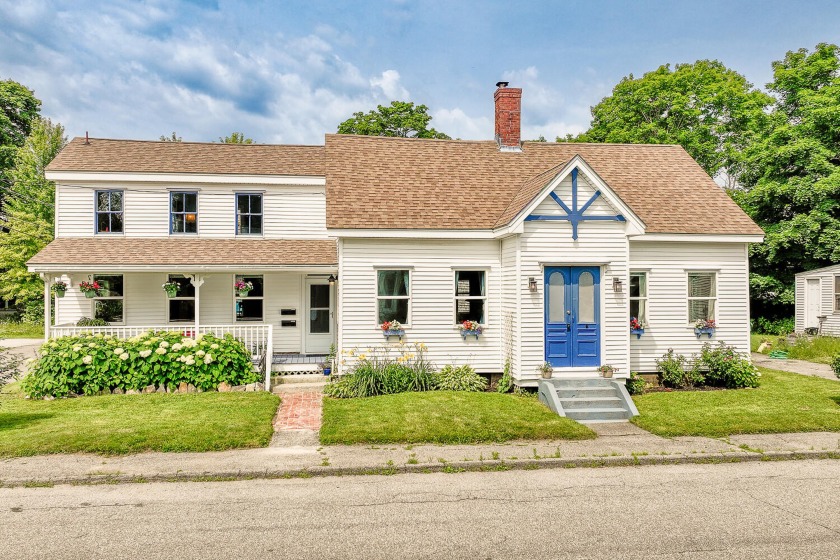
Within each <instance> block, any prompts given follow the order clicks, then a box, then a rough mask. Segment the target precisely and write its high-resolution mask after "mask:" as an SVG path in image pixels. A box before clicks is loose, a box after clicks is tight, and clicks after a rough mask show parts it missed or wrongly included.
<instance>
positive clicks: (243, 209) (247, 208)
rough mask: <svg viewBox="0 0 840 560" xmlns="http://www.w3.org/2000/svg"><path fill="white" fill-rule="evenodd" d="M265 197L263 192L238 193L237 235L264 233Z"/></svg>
mask: <svg viewBox="0 0 840 560" xmlns="http://www.w3.org/2000/svg"><path fill="white" fill-rule="evenodd" d="M262 232H263V198H262V195H261V194H237V195H236V235H262Z"/></svg>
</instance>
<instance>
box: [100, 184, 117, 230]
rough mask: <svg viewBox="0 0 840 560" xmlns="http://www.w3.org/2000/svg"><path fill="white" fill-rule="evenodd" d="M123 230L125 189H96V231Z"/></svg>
mask: <svg viewBox="0 0 840 560" xmlns="http://www.w3.org/2000/svg"><path fill="white" fill-rule="evenodd" d="M122 232H123V191H96V233H122Z"/></svg>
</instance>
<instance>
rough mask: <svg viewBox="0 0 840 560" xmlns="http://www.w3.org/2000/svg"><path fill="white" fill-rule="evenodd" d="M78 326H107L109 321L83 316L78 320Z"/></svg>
mask: <svg viewBox="0 0 840 560" xmlns="http://www.w3.org/2000/svg"><path fill="white" fill-rule="evenodd" d="M76 326H77V327H107V326H108V322H107V321H106V320H105V319H91V318H90V317H82V318H81V319H79V320H78V321H76Z"/></svg>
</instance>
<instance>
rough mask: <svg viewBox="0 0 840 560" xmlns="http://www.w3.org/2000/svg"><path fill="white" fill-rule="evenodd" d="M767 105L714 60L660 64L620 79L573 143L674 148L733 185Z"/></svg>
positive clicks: (764, 97)
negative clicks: (604, 143) (660, 145)
mask: <svg viewBox="0 0 840 560" xmlns="http://www.w3.org/2000/svg"><path fill="white" fill-rule="evenodd" d="M771 101H772V100H771V98H770V97H769V96H768V95H767V94H765V93H763V92H761V91H759V90H757V89H755V88H753V86H752V84H751V83H749V82H748V81H747V80H746V78H744V76H742V75H741V74H739V73H737V72H735V71H734V70H730V69H728V68H726V67H725V66H724V65H723V64H722V63H720V62H718V61H716V60H698V61H697V62H695V63H694V64H677V65H676V66H675V67H674V70H673V71H672V70H671V68H670V65H668V64H665V65H663V66H660V67H659V68H657V69H656V70H654V71H652V72H648V73H646V74H644V75H643V76H642V77H641V78H635V77H634V76H633V75H632V74H630V75H629V76H626V77H625V78H623V79H622V80H621V81H620V82H619V83H618V85H616V86H615V88H613V92H612V95H611V96H609V97H605V98H604V99H603V100H601V102H600V103H598V104H597V105H595V106H594V107H593V108H592V125H591V127H590V129H589V130H588V131H586V132H584V133H583V134H580V135H579V136H578V137H577V138H575V139H574V140H575V141H578V142H618V143H647V144H680V145H682V146H683V147H684V148H685V149H686V151H687V152H688V153H689V154H691V156H692V157H693V158H694V159H695V160H697V162H698V163H699V164H700V165H701V167H703V169H705V170H706V172H707V173H708V174H709V175H711V176H715V175H717V174H718V173H720V172H724V173H725V174H726V175H727V177H728V179H729V181H730V182H731V183H732V184H735V183H736V182H737V180H738V177H739V176H740V175H741V173H742V172H743V158H742V155H741V154H742V153H743V150H744V148H745V147H746V146H747V145H748V144H749V142H750V139H751V135H752V132H753V131H754V130H755V129H756V127H757V125H758V123H760V122H761V121H762V120H763V119H764V118H765V113H764V109H765V108H766V107H767V106H768V105H769V104H770V102H771ZM567 138H568V137H567ZM558 141H560V139H559V138H558Z"/></svg>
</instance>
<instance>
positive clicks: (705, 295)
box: [688, 272, 717, 323]
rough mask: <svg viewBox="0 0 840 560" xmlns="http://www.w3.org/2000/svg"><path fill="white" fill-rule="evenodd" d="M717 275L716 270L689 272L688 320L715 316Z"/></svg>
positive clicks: (692, 320) (706, 318) (693, 320)
mask: <svg viewBox="0 0 840 560" xmlns="http://www.w3.org/2000/svg"><path fill="white" fill-rule="evenodd" d="M716 284H717V275H716V274H715V273H714V272H689V273H688V322H689V323H694V322H695V321H697V320H700V319H702V320H704V321H705V320H708V319H714V318H715V304H716V303H717V286H716Z"/></svg>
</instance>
